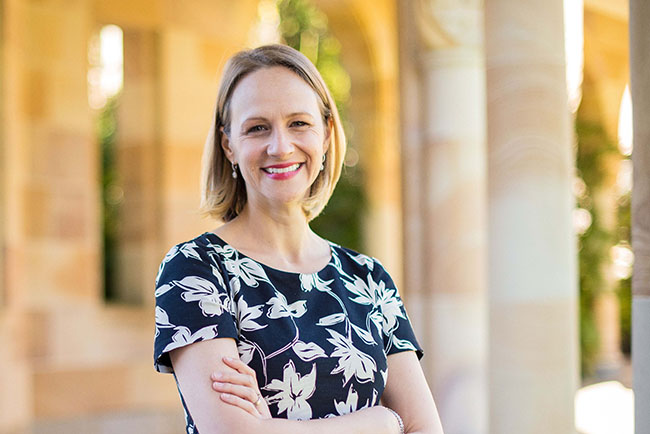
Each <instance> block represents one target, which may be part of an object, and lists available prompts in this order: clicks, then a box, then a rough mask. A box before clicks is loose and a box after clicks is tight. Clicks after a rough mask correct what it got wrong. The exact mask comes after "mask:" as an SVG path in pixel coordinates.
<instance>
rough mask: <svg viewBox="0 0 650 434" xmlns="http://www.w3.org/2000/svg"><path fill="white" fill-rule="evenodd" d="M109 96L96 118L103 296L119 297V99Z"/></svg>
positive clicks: (110, 298)
mask: <svg viewBox="0 0 650 434" xmlns="http://www.w3.org/2000/svg"><path fill="white" fill-rule="evenodd" d="M117 98H118V97H117V96H116V97H113V98H111V99H109V100H108V101H107V103H106V105H105V106H104V108H103V109H102V111H101V113H100V114H99V118H98V120H97V136H98V137H99V145H100V149H101V170H102V171H101V192H102V205H103V207H102V210H103V213H102V237H103V244H104V297H105V299H106V300H114V299H115V298H116V290H115V285H116V284H117V282H116V278H115V277H116V275H117V255H116V248H117V231H118V225H119V209H120V202H121V193H122V190H121V188H120V187H119V185H118V176H119V173H118V170H117V165H116V161H115V138H116V134H117V101H118V99H117Z"/></svg>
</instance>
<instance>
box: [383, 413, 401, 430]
mask: <svg viewBox="0 0 650 434" xmlns="http://www.w3.org/2000/svg"><path fill="white" fill-rule="evenodd" d="M384 408H385V409H386V410H388V411H390V412H391V413H393V416H395V418H396V419H397V423H398V424H399V434H404V421H403V420H402V418H401V417H400V416H399V414H397V412H396V411H395V410H393V409H392V408H388V407H384Z"/></svg>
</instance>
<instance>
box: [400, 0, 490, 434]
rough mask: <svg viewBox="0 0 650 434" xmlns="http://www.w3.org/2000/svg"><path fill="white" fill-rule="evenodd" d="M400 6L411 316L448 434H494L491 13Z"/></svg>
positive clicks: (464, 7) (472, 5)
mask: <svg viewBox="0 0 650 434" xmlns="http://www.w3.org/2000/svg"><path fill="white" fill-rule="evenodd" d="M443 3H444V4H443ZM400 6H401V11H400V12H401V14H400V15H401V17H400V35H402V40H401V50H400V51H401V53H402V59H401V61H402V128H403V165H404V166H403V173H404V177H405V179H404V186H405V187H404V222H405V228H406V230H405V249H404V250H405V260H404V264H405V278H406V279H405V280H406V289H407V290H408V295H409V298H408V301H409V308H410V312H411V316H412V319H413V322H414V323H415V326H416V328H417V329H418V330H424V333H423V334H422V336H421V341H422V342H421V344H422V345H423V347H424V348H425V352H426V356H425V358H424V359H423V366H424V368H425V371H426V374H427V376H428V379H429V382H430V384H431V386H432V388H433V392H434V396H435V398H436V401H437V403H438V408H439V411H440V416H441V419H442V424H443V426H444V428H445V433H447V434H453V433H485V432H487V386H486V384H487V383H486V376H485V374H486V373H485V363H486V358H487V355H486V352H487V333H486V331H487V316H486V313H487V308H486V281H487V277H486V256H485V254H486V190H485V188H486V187H485V180H486V173H485V75H484V53H483V32H482V28H483V13H482V4H481V2H480V1H469V2H468V1H450V2H435V1H403V2H401V3H400ZM414 59H416V60H414Z"/></svg>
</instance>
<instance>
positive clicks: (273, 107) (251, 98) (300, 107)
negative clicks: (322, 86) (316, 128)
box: [231, 67, 320, 118]
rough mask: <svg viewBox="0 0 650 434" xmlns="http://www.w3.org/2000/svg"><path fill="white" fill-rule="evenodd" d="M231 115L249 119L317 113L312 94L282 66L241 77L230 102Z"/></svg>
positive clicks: (299, 79) (311, 90) (303, 82)
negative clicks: (278, 114)
mask: <svg viewBox="0 0 650 434" xmlns="http://www.w3.org/2000/svg"><path fill="white" fill-rule="evenodd" d="M231 109H232V115H233V116H237V117H244V118H250V117H254V116H261V117H266V116H268V115H270V114H277V113H278V112H279V113H282V114H283V115H291V114H294V113H302V112H305V113H311V114H312V115H313V114H314V113H318V112H319V111H320V110H319V104H318V96H317V95H316V92H315V91H314V90H313V89H312V88H311V87H310V86H309V85H308V84H307V83H306V82H305V80H303V79H302V78H301V77H300V76H298V75H297V74H295V73H294V72H292V71H291V70H289V69H287V68H283V67H272V68H263V69H259V70H257V71H255V72H252V73H251V74H248V75H247V76H245V77H244V78H243V79H242V80H241V81H240V82H239V83H238V84H237V87H236V88H235V90H234V92H233V94H232V100H231Z"/></svg>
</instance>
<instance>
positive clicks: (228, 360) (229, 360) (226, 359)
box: [223, 356, 232, 362]
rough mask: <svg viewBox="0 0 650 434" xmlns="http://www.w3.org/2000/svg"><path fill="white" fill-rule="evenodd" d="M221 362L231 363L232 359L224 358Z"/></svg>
mask: <svg viewBox="0 0 650 434" xmlns="http://www.w3.org/2000/svg"><path fill="white" fill-rule="evenodd" d="M223 360H224V361H226V362H231V361H232V358H230V357H228V356H226V357H224V358H223Z"/></svg>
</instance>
